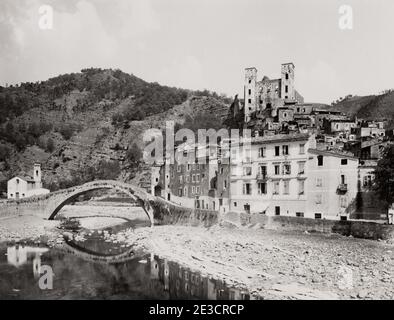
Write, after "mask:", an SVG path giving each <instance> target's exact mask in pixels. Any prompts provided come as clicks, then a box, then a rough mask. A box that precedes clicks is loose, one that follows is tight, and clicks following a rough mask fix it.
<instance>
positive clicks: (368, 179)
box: [363, 175, 372, 187]
mask: <svg viewBox="0 0 394 320" xmlns="http://www.w3.org/2000/svg"><path fill="white" fill-rule="evenodd" d="M363 186H364V187H370V186H372V176H371V175H368V176H365V177H364V179H363Z"/></svg>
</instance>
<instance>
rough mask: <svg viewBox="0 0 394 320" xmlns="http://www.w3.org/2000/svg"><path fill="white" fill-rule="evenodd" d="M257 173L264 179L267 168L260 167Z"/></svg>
mask: <svg viewBox="0 0 394 320" xmlns="http://www.w3.org/2000/svg"><path fill="white" fill-rule="evenodd" d="M259 173H260V174H261V175H262V176H264V177H265V176H266V175H267V166H260V167H259Z"/></svg>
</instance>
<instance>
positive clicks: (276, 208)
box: [275, 206, 280, 216]
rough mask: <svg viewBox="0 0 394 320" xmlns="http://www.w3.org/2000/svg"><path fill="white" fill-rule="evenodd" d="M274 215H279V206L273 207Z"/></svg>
mask: <svg viewBox="0 0 394 320" xmlns="http://www.w3.org/2000/svg"><path fill="white" fill-rule="evenodd" d="M275 215H276V216H280V207H278V206H276V207H275Z"/></svg>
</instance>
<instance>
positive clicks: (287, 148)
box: [282, 145, 289, 156]
mask: <svg viewBox="0 0 394 320" xmlns="http://www.w3.org/2000/svg"><path fill="white" fill-rule="evenodd" d="M282 154H283V155H284V156H288V155H289V146H287V145H284V146H282Z"/></svg>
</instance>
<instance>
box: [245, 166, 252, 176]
mask: <svg viewBox="0 0 394 320" xmlns="http://www.w3.org/2000/svg"><path fill="white" fill-rule="evenodd" d="M243 169H244V176H251V175H252V167H244V168H243Z"/></svg>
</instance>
